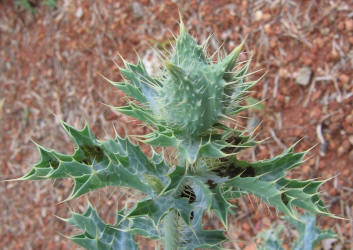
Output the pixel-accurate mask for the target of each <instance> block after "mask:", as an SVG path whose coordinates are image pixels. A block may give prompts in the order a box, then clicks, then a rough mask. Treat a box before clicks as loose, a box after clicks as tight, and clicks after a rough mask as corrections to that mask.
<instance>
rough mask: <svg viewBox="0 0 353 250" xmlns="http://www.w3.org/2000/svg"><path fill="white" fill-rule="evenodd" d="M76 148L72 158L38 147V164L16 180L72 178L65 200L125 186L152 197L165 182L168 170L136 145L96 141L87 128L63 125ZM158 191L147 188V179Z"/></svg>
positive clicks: (119, 139)
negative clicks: (72, 181) (106, 187)
mask: <svg viewBox="0 0 353 250" xmlns="http://www.w3.org/2000/svg"><path fill="white" fill-rule="evenodd" d="M64 127H65V130H66V131H67V132H68V133H69V135H70V137H71V138H72V139H73V141H74V142H75V144H76V146H77V148H76V150H75V153H74V154H73V155H63V154H59V153H57V152H55V151H49V150H46V149H44V148H43V147H40V146H39V150H40V153H41V161H40V162H39V163H38V164H36V165H35V166H34V167H33V168H32V170H31V171H29V173H27V174H26V175H25V176H23V177H22V178H20V180H39V179H56V178H66V177H68V178H72V179H73V180H74V182H75V185H74V188H73V191H72V193H71V195H70V196H69V197H68V199H72V198H76V197H78V196H80V195H82V194H85V193H87V192H89V191H93V190H95V189H98V188H102V187H105V186H110V185H112V186H126V187H132V188H135V189H137V190H140V191H142V192H144V193H147V194H151V195H153V194H154V193H156V192H157V193H158V192H160V191H161V189H163V187H164V186H166V185H167V184H168V183H169V178H168V177H167V173H168V171H169V167H168V166H167V165H166V163H165V162H164V161H163V160H161V158H160V157H159V156H158V155H156V154H154V156H153V158H152V159H148V158H147V157H146V156H145V154H144V153H143V152H142V151H141V149H140V147H139V146H136V145H133V144H132V143H131V142H130V141H129V140H128V139H123V138H120V137H119V136H117V137H116V138H115V139H114V140H107V141H105V142H99V141H97V140H96V139H95V138H94V136H93V134H92V132H91V131H90V129H89V128H88V126H85V128H84V129H83V130H76V129H74V128H72V127H70V126H69V125H67V124H64ZM150 176H153V178H154V179H153V180H154V183H156V184H157V183H158V185H159V188H158V190H157V189H155V187H156V186H155V187H153V186H151V185H150V184H151V178H150Z"/></svg>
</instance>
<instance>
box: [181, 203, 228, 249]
mask: <svg viewBox="0 0 353 250" xmlns="http://www.w3.org/2000/svg"><path fill="white" fill-rule="evenodd" d="M203 215H204V210H203V208H199V209H195V210H194V218H193V219H192V221H191V226H188V225H181V229H180V231H181V233H182V236H181V237H182V239H183V240H182V241H181V244H180V249H182V250H193V249H195V248H202V249H221V244H222V243H223V242H224V241H226V240H227V238H226V237H225V235H224V233H223V231H220V230H204V229H203V228H202V217H203Z"/></svg>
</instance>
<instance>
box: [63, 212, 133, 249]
mask: <svg viewBox="0 0 353 250" xmlns="http://www.w3.org/2000/svg"><path fill="white" fill-rule="evenodd" d="M63 220H64V221H66V222H68V223H70V224H71V225H73V226H75V227H77V228H79V229H81V231H82V233H81V234H78V235H75V236H72V237H69V239H70V240H72V241H73V242H75V243H76V244H78V245H80V246H82V247H84V248H85V249H89V250H118V249H132V250H134V249H138V246H137V244H136V242H135V240H134V236H133V234H132V233H130V232H124V231H120V230H119V229H117V228H116V227H114V226H112V225H107V224H105V223H104V222H103V221H102V220H101V219H100V218H99V216H98V213H97V211H96V210H95V209H94V208H93V207H92V206H89V207H88V209H87V210H86V212H85V213H84V214H78V213H72V217H71V218H68V219H63Z"/></svg>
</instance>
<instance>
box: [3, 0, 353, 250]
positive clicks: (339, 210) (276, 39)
mask: <svg viewBox="0 0 353 250" xmlns="http://www.w3.org/2000/svg"><path fill="white" fill-rule="evenodd" d="M34 2H37V4H36V7H35V14H32V13H31V12H30V11H28V10H26V9H24V8H23V7H21V6H17V7H15V5H14V1H12V0H2V1H0V10H1V11H0V48H1V49H0V70H1V74H0V89H1V91H0V131H1V132H0V164H1V165H0V180H6V179H12V178H16V177H19V176H22V175H23V174H24V173H26V172H27V171H28V170H29V169H30V167H31V166H32V165H33V164H35V163H36V162H37V161H38V159H39V153H38V152H37V150H36V147H35V145H34V144H33V141H34V142H36V143H39V144H41V145H43V146H45V147H48V148H54V149H56V150H58V151H60V152H62V153H72V152H73V146H72V143H71V142H70V140H69V138H68V137H67V136H65V135H64V131H63V129H62V128H60V121H66V122H68V123H69V124H71V125H73V126H75V127H78V128H81V127H82V126H83V124H84V122H85V121H87V122H88V123H89V124H90V126H91V128H92V129H93V131H94V133H95V134H96V136H97V137H98V138H101V139H104V138H107V137H112V136H114V127H115V129H116V130H117V131H118V133H119V134H120V135H125V134H126V133H129V134H143V133H145V132H146V131H145V128H144V127H143V126H140V125H139V122H137V121H135V120H133V119H130V118H128V117H126V116H123V115H121V114H118V113H115V112H114V111H112V110H111V109H110V108H109V107H107V106H106V105H104V104H109V105H113V106H120V105H124V103H126V98H125V97H124V95H123V94H122V93H121V92H120V91H118V90H116V89H115V88H114V87H112V86H111V85H109V84H108V83H107V82H106V81H105V80H104V79H103V78H102V77H101V74H102V75H104V76H106V77H108V78H110V79H113V80H116V81H118V80H121V76H120V74H119V70H118V69H117V67H116V65H115V64H114V62H116V63H117V64H119V65H121V59H120V56H122V57H123V58H125V59H127V60H129V61H132V62H135V61H136V59H135V58H136V52H137V53H138V54H139V55H140V56H141V58H142V59H143V60H144V61H146V62H149V63H147V64H148V67H150V68H153V67H155V65H154V60H155V56H154V55H155V54H154V52H153V50H152V49H151V48H152V47H157V48H158V47H159V48H163V47H164V46H165V45H166V44H168V41H169V40H170V39H173V34H177V32H178V19H179V17H178V16H179V14H178V11H180V13H182V16H183V19H184V22H185V24H186V26H187V28H188V29H189V30H190V31H191V33H192V34H193V36H194V37H197V39H198V40H199V41H202V40H204V39H205V38H207V37H208V35H210V34H213V38H212V39H211V42H210V50H212V51H214V50H216V49H217V47H218V46H219V45H220V44H223V45H224V48H225V50H226V51H228V52H229V51H230V50H231V49H232V48H234V47H235V46H236V45H237V44H239V43H240V42H241V41H242V40H243V39H244V38H245V37H246V36H247V40H246V46H245V52H246V53H244V54H243V57H244V58H249V57H250V56H252V70H258V69H261V70H262V71H260V72H259V73H257V74H255V76H261V75H262V74H263V73H264V72H266V74H265V76H264V78H263V79H262V80H261V81H260V82H259V83H258V84H257V85H256V87H255V88H254V92H253V93H251V96H252V97H253V98H256V99H258V100H264V107H262V108H260V109H256V108H253V109H250V111H249V112H247V113H246V114H245V115H247V116H248V119H247V120H245V121H243V125H244V126H247V127H252V126H254V124H255V126H256V124H258V122H259V121H262V122H261V123H260V125H259V128H258V129H257V138H258V139H266V140H265V141H264V142H263V143H262V144H261V145H259V146H257V147H256V148H254V149H253V150H248V151H246V152H245V153H243V154H242V157H247V158H248V159H249V157H250V159H251V160H259V159H264V158H267V157H270V156H273V155H275V154H278V153H280V152H281V151H283V150H284V149H285V148H287V147H288V146H290V145H292V144H294V143H295V142H298V141H299V140H300V141H299V142H298V144H297V146H296V148H295V150H296V151H302V150H307V149H309V148H310V147H313V146H314V147H313V149H312V150H311V151H310V152H309V153H308V157H307V160H306V162H305V163H304V164H303V165H302V166H301V167H297V168H295V169H294V170H293V171H291V173H290V177H292V178H299V179H306V178H319V179H329V181H327V182H326V183H325V184H324V185H323V187H322V188H321V192H322V197H323V199H324V200H325V201H326V203H327V204H328V206H329V209H330V211H331V212H333V213H334V214H336V215H338V216H341V217H343V218H347V219H348V220H338V219H330V218H324V217H319V218H318V222H319V225H320V226H321V227H323V228H326V229H327V228H332V229H333V230H334V231H335V232H336V233H337V234H338V239H337V240H336V241H335V242H334V243H333V244H335V245H336V247H338V248H337V249H352V248H353V244H352V239H353V223H352V215H353V198H352V197H353V182H352V180H353V164H352V162H353V109H352V108H353V79H352V73H353V19H352V9H353V4H352V2H351V1H350V0H347V1H339V0H331V1H328V0H327V1H324V0H323V1H315V0H306V1H236V0H233V1H231V0H218V1H211V0H206V1H196V0H190V1H175V0H167V1H161V0H141V1H131V0H124V1H113V0H101V1H69V0H59V1H57V7H56V8H55V9H50V8H49V7H48V6H45V5H41V4H40V2H41V1H34ZM303 67H306V68H308V69H309V73H310V71H311V74H310V76H309V77H306V78H305V77H304V78H303V79H308V82H307V83H304V84H298V83H296V79H297V78H298V77H300V76H299V74H301V72H303V71H302V70H301V69H302V68H303ZM306 71H308V70H306ZM143 149H144V150H145V151H148V147H143ZM71 186H72V182H70V181H69V180H59V181H55V182H51V181H42V182H27V181H26V182H3V183H0V225H1V226H0V248H1V249H73V248H74V247H75V246H74V245H73V244H72V243H71V242H70V241H69V240H67V239H65V238H64V237H63V236H62V235H61V234H59V232H60V233H62V234H64V235H72V234H73V233H75V232H77V231H74V229H73V228H72V227H70V226H68V225H66V224H65V223H64V222H61V221H60V220H58V219H57V218H56V217H55V216H54V215H56V216H59V217H64V218H65V217H68V216H69V215H70V210H71V209H73V210H75V211H83V210H84V209H85V207H86V206H87V198H88V199H89V200H90V201H91V203H93V204H94V205H95V206H97V207H98V211H99V212H100V215H101V216H102V217H103V218H104V219H105V220H106V221H107V222H113V220H114V211H115V209H116V207H117V206H119V207H122V206H124V204H125V203H127V204H128V206H132V205H133V204H134V202H135V201H136V198H138V196H139V194H136V193H132V192H131V190H128V189H115V188H105V189H102V190H99V191H97V192H94V193H93V194H89V195H87V196H85V197H82V198H80V199H78V200H75V201H70V202H65V203H60V202H61V201H63V200H64V199H65V198H66V197H67V196H68V195H69V193H70V190H71ZM116 201H118V202H116ZM237 211H238V213H237V215H235V216H232V217H231V218H230V219H229V222H230V226H229V232H228V236H229V237H230V238H231V242H230V243H229V244H228V245H227V247H229V248H231V249H248V250H249V249H254V248H255V247H256V243H258V242H257V241H256V238H255V236H256V234H258V233H259V232H260V231H261V230H263V229H264V228H268V227H269V226H270V224H271V223H272V222H274V223H279V219H278V218H279V216H277V214H276V212H275V211H274V210H272V209H268V208H267V207H266V206H265V205H264V204H262V203H261V202H260V201H258V200H256V199H255V198H253V197H248V198H244V199H241V200H239V201H238V208H237ZM206 224H207V226H208V227H210V228H214V227H217V226H220V224H219V223H218V222H217V221H216V220H215V219H213V217H210V218H208V220H207V223H206ZM285 234H286V239H287V240H289V239H290V238H292V237H293V234H292V231H291V229H290V228H289V229H285ZM285 243H286V246H288V241H285ZM140 244H141V249H153V245H152V243H151V242H149V241H145V240H141V241H140ZM325 244H326V245H324V246H323V247H326V248H325V249H330V247H329V246H327V244H328V243H327V242H326V243H325ZM333 247H334V246H332V249H333Z"/></svg>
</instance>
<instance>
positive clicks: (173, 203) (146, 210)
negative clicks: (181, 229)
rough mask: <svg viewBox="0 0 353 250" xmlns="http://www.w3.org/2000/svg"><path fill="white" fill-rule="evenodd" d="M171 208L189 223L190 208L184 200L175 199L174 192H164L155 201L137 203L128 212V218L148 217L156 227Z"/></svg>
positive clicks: (147, 200)
mask: <svg viewBox="0 0 353 250" xmlns="http://www.w3.org/2000/svg"><path fill="white" fill-rule="evenodd" d="M172 208H173V209H175V210H177V211H178V212H179V213H180V215H181V217H182V218H183V219H184V220H185V221H186V222H189V221H190V215H191V211H192V207H191V206H190V204H189V202H188V200H187V199H186V198H180V197H177V194H176V193H175V191H174V190H171V191H169V192H166V193H164V194H163V195H160V196H158V197H156V198H155V199H145V200H142V201H139V202H138V203H137V204H136V206H135V207H134V208H133V209H132V211H130V212H129V214H128V216H129V217H134V216H141V215H148V216H149V217H150V218H151V219H152V220H153V222H154V223H155V224H156V225H158V224H159V222H160V220H161V219H162V218H163V216H164V215H166V214H167V213H168V212H169V210H170V209H172Z"/></svg>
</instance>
